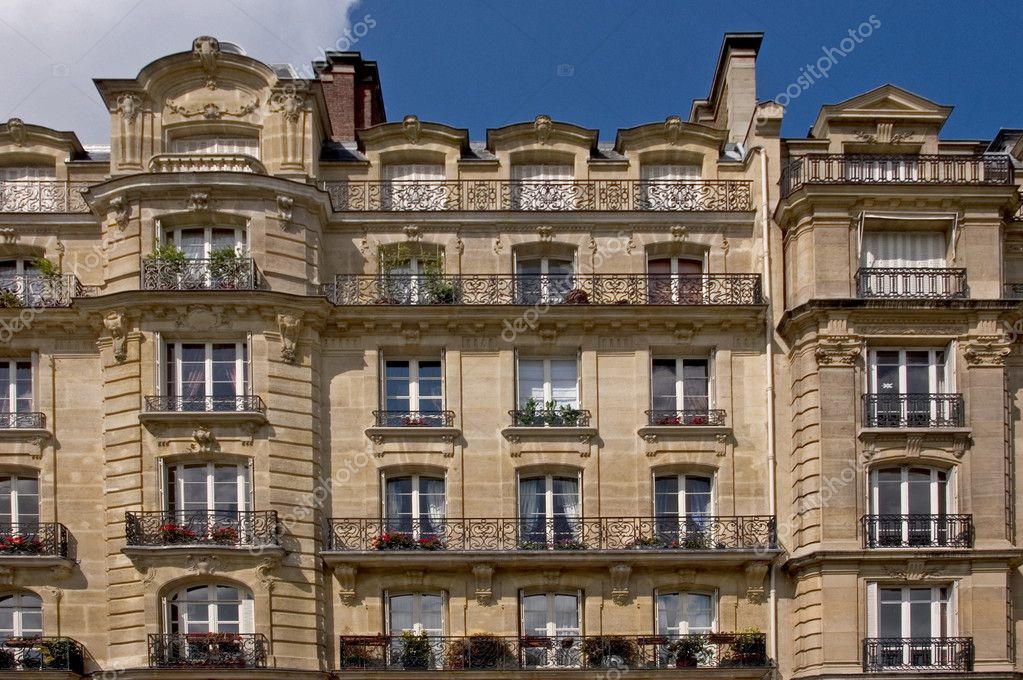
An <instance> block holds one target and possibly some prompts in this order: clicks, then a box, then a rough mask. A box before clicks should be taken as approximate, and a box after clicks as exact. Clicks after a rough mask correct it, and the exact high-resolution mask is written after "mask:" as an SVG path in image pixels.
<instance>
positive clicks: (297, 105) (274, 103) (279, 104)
mask: <svg viewBox="0 0 1023 680" xmlns="http://www.w3.org/2000/svg"><path fill="white" fill-rule="evenodd" d="M304 106H305V97H303V96H302V95H301V94H299V93H298V92H295V91H294V90H293V89H290V88H289V89H288V90H286V91H283V92H276V93H274V94H273V95H272V96H271V97H270V111H271V112H273V113H279V114H281V117H283V118H284V120H286V121H287V122H289V123H291V124H295V123H298V121H299V119H300V118H301V117H302V108H303V107H304Z"/></svg>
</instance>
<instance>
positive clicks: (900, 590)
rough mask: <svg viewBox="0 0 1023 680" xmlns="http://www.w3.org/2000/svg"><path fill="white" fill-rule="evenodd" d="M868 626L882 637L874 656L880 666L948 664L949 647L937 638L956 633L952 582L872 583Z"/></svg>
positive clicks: (870, 586) (870, 631) (869, 591)
mask: <svg viewBox="0 0 1023 680" xmlns="http://www.w3.org/2000/svg"><path fill="white" fill-rule="evenodd" d="M867 596H868V599H869V603H868V612H869V616H868V620H867V628H868V632H869V634H870V636H871V637H875V638H881V639H880V640H879V643H880V644H879V645H878V647H877V650H876V652H875V653H876V654H877V658H876V659H872V660H871V661H874V662H875V663H876V664H877V665H880V666H932V665H937V664H946V663H948V662H949V660H948V659H943V658H941V657H942V656H944V655H946V654H948V652H949V650H948V648H947V647H945V646H942V645H934V644H932V641H935V642H936V640H934V639H935V638H939V639H940V638H946V637H949V636H951V635H953V634H954V633H953V628H954V625H953V624H954V618H953V614H952V612H953V607H952V605H951V600H952V599H953V598H954V592H953V588H952V587H951V586H947V585H943V586H934V587H918V586H886V585H878V584H876V583H871V584H868V586H867Z"/></svg>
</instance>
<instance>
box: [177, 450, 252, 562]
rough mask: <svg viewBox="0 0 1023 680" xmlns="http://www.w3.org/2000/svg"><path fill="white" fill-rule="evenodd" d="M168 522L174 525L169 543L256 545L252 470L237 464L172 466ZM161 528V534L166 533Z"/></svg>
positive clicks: (186, 464) (183, 464)
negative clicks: (254, 543) (248, 514)
mask: <svg viewBox="0 0 1023 680" xmlns="http://www.w3.org/2000/svg"><path fill="white" fill-rule="evenodd" d="M166 473H167V477H166V479H167V488H166V499H165V501H166V504H167V512H168V515H169V517H168V518H167V522H168V523H170V524H172V525H174V529H173V530H172V531H173V533H172V534H171V535H168V536H165V540H167V541H168V542H178V543H188V542H190V541H189V539H191V538H194V539H195V540H196V542H207V541H212V542H213V543H216V544H218V545H239V544H246V543H251V542H252V533H253V531H254V530H255V529H256V528H257V527H256V526H255V523H254V521H253V520H252V519H250V518H249V517H247V516H245V515H243V514H241V513H244V512H246V511H248V510H251V501H250V497H251V495H250V494H251V483H250V481H249V467H248V466H247V465H242V464H235V463H177V464H173V465H168V466H167V468H166ZM163 529H164V528H163V527H161V534H163V533H164V531H163Z"/></svg>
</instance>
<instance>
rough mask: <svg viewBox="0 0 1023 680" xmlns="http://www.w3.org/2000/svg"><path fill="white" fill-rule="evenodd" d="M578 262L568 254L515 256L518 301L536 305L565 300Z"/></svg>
mask: <svg viewBox="0 0 1023 680" xmlns="http://www.w3.org/2000/svg"><path fill="white" fill-rule="evenodd" d="M573 270H574V263H573V261H572V259H571V258H569V257H565V256H547V255H544V256H537V257H522V258H519V257H516V258H515V303H516V304H520V305H535V304H539V303H541V302H546V303H548V304H555V303H560V302H564V301H565V297H566V296H567V295H568V293H569V291H571V290H572V287H573V286H574V285H575V284H574V277H573Z"/></svg>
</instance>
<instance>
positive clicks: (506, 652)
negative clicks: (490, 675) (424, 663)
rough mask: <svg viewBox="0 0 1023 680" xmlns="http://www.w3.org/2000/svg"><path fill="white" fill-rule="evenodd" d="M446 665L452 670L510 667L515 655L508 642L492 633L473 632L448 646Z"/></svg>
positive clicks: (512, 664) (513, 663)
mask: <svg viewBox="0 0 1023 680" xmlns="http://www.w3.org/2000/svg"><path fill="white" fill-rule="evenodd" d="M446 665H447V667H448V668H450V669H451V670H481V669H488V668H509V667H513V666H514V665H515V657H514V655H513V654H512V652H511V648H510V647H509V646H508V643H507V642H505V641H504V640H503V639H501V638H500V637H498V636H496V635H493V634H491V633H473V634H472V635H470V636H469V637H468V638H463V639H461V640H455V641H454V642H452V643H451V646H450V647H449V648H448V653H447V658H446Z"/></svg>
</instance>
